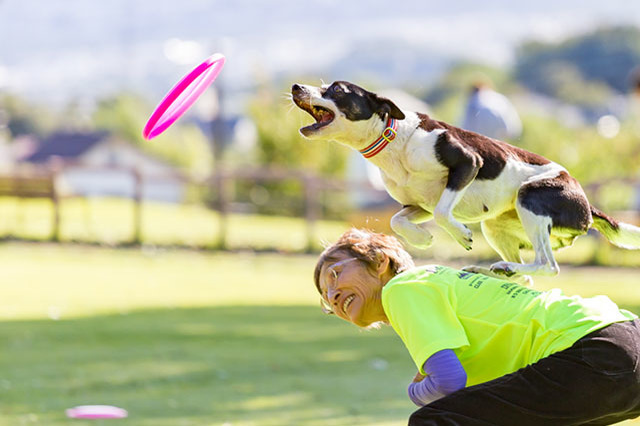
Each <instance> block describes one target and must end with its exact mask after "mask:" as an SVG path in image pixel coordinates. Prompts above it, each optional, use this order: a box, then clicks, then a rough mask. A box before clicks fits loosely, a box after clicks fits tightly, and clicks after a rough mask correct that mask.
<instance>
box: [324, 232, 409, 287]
mask: <svg viewBox="0 0 640 426" xmlns="http://www.w3.org/2000/svg"><path fill="white" fill-rule="evenodd" d="M342 253H344V254H347V255H348V256H350V257H355V258H356V259H359V260H361V261H363V262H365V264H366V265H367V266H368V267H369V268H371V269H375V268H376V267H377V266H378V264H379V262H380V260H381V257H380V256H381V255H385V256H387V257H388V258H389V267H390V268H391V270H392V271H393V273H394V275H397V274H399V273H400V272H404V271H406V270H407V269H410V268H413V266H414V263H413V259H412V258H411V255H409V253H407V251H406V250H405V249H404V247H403V246H402V243H400V241H398V239H397V238H396V237H393V236H391V235H386V234H379V233H376V232H372V231H369V230H367V229H357V228H351V229H349V230H348V231H347V232H345V233H344V234H342V236H341V237H340V238H339V239H338V241H336V242H335V243H334V244H332V245H331V246H329V247H327V248H326V249H325V250H324V251H323V252H322V254H320V258H318V262H317V263H316V269H315V271H314V273H313V280H314V282H315V285H316V288H317V289H318V292H319V291H320V271H321V270H322V265H324V264H325V263H326V262H335V261H338V260H340V254H342Z"/></svg>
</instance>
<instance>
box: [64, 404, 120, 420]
mask: <svg viewBox="0 0 640 426" xmlns="http://www.w3.org/2000/svg"><path fill="white" fill-rule="evenodd" d="M128 415H129V413H127V410H125V409H123V408H118V407H114V406H113V405H79V406H77V407H73V408H69V409H68V410H67V417H70V418H72V419H123V418H125V417H127V416H128Z"/></svg>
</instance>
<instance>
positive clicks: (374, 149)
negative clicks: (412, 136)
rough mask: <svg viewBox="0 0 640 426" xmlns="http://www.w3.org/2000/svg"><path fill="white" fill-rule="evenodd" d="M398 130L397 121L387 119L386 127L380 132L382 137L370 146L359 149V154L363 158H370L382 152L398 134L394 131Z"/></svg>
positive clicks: (390, 118)
mask: <svg viewBox="0 0 640 426" xmlns="http://www.w3.org/2000/svg"><path fill="white" fill-rule="evenodd" d="M397 129H398V120H396V119H395V118H392V117H389V120H388V121H387V127H385V129H384V130H383V131H382V135H381V136H380V137H379V138H378V139H376V140H375V141H374V142H373V143H372V144H371V145H369V146H368V147H366V148H364V149H361V150H360V154H362V155H363V156H364V158H371V157H373V156H374V155H376V154H378V153H379V152H380V151H382V150H383V149H384V148H385V147H386V146H387V145H389V142H392V141H393V140H394V139H395V138H396V136H398V133H397V132H396V130H397Z"/></svg>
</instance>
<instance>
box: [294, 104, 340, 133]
mask: <svg viewBox="0 0 640 426" xmlns="http://www.w3.org/2000/svg"><path fill="white" fill-rule="evenodd" d="M296 104H297V105H298V106H299V107H300V108H302V109H303V110H305V111H307V112H308V113H309V114H311V116H312V117H313V118H314V119H315V120H316V122H315V123H313V124H311V125H310V126H306V127H303V128H302V129H300V131H301V132H302V133H303V134H305V133H306V132H310V131H315V130H318V129H320V128H321V127H324V126H326V125H327V124H330V123H331V122H332V121H333V119H334V118H335V114H334V113H333V111H331V110H329V109H327V108H324V107H321V106H318V105H315V106H314V105H310V104H305V103H303V102H296Z"/></svg>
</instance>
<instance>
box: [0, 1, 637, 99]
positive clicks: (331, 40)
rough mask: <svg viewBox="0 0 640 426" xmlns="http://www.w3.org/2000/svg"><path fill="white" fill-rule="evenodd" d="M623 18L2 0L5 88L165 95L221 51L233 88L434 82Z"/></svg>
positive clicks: (306, 5) (613, 7)
mask: <svg viewBox="0 0 640 426" xmlns="http://www.w3.org/2000/svg"><path fill="white" fill-rule="evenodd" d="M619 24H631V25H636V26H639V27H640V1H637V0H608V1H606V2H604V1H601V0H579V1H578V0H563V1H557V0H537V1H535V2H531V1H520V0H482V1H477V0H449V1H432V0H396V1H394V2H388V1H380V0H369V1H363V0H323V1H317V0H232V1H229V0H208V1H205V0H180V1H175V0H174V1H168V0H109V1H94V0H0V91H5V92H10V93H15V94H18V95H21V96H25V97H27V98H31V99H35V100H39V101H42V102H45V103H54V104H55V103H58V104H60V103H64V102H68V101H70V100H75V101H76V102H83V101H87V102H90V101H91V100H92V99H95V98H96V97H100V96H105V95H107V94H109V93H114V92H117V91H121V90H133V91H136V92H139V93H141V94H144V95H145V96H149V97H150V98H151V99H157V98H158V97H161V95H162V94H163V93H164V92H165V91H166V90H168V88H170V87H171V86H172V85H173V84H174V83H175V81H177V79H178V78H179V77H180V76H182V75H183V74H185V73H186V72H187V71H188V70H189V69H191V68H192V67H193V66H194V65H195V64H196V63H197V62H200V61H201V60H202V59H204V58H205V57H207V56H209V55H210V54H212V53H215V52H221V53H224V54H225V55H226V56H227V64H226V66H225V70H224V71H223V74H222V75H221V77H223V78H224V83H225V85H226V87H228V88H229V91H231V92H234V91H235V92H238V93H241V92H243V91H244V92H248V91H251V90H253V88H254V87H255V84H256V82H259V81H264V80H270V79H273V78H276V77H277V76H285V75H306V76H314V77H316V76H317V78H318V79H324V80H331V79H334V78H335V79H352V78H357V77H360V76H365V75H366V76H367V77H368V78H372V79H375V78H379V79H380V81H381V82H382V83H383V84H385V85H390V86H393V85H402V84H404V83H406V81H407V80H408V79H411V78H415V75H416V74H418V75H422V76H423V78H424V80H425V84H427V83H426V81H428V80H433V79H434V77H435V75H436V74H437V73H438V72H441V71H442V70H443V68H444V67H445V66H446V64H447V63H449V62H450V61H452V60H455V59H467V60H474V61H478V62H483V63H488V64H492V65H497V66H508V65H509V64H510V63H511V62H512V61H513V58H514V49H515V48H516V47H517V46H518V45H519V44H520V43H522V42H523V41H525V40H530V39H536V40H542V41H557V40H561V39H563V38H565V37H568V36H571V35H573V34H577V33H581V32H586V31H589V30H592V29H595V28H597V27H599V26H603V25H619ZM367 73H368V74H367Z"/></svg>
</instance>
